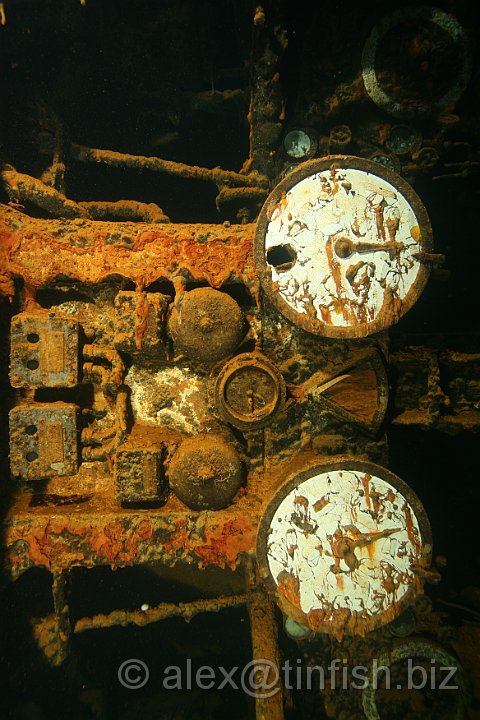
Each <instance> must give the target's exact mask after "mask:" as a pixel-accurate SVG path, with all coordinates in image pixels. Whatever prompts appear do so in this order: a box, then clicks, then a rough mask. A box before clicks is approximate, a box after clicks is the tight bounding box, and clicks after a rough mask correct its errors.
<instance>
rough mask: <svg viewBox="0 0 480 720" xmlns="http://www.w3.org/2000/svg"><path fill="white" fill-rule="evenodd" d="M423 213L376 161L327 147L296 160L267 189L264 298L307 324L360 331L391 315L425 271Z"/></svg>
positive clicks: (262, 236)
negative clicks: (319, 154) (317, 156)
mask: <svg viewBox="0 0 480 720" xmlns="http://www.w3.org/2000/svg"><path fill="white" fill-rule="evenodd" d="M431 248H432V233H431V227H430V222H429V219H428V216H427V213H426V211H425V208H424V207H423V205H422V203H421V201H420V200H419V198H418V196H417V195H416V193H415V192H414V191H413V190H412V188H411V186H410V185H409V184H408V183H407V182H406V181H405V180H403V179H402V178H401V177H400V176H398V175H396V174H395V173H394V172H392V171H390V170H389V169H388V168H386V167H384V166H383V165H381V164H380V163H378V162H373V161H371V160H366V159H364V158H358V157H351V156H347V155H332V156H329V157H326V158H322V159H321V160H312V161H309V162H306V163H303V164H302V165H300V166H299V167H298V168H297V169H296V170H295V171H293V172H291V173H290V174H289V175H288V176H287V177H286V178H284V179H283V180H282V181H281V182H280V183H279V184H278V185H277V187H276V188H275V189H274V190H273V191H272V193H271V194H270V196H269V197H268V198H267V201H266V202H265V204H264V206H263V208H262V211H261V213H260V216H259V219H258V222H257V229H256V234H255V263H256V268H257V271H258V274H259V277H260V281H261V283H262V287H263V289H264V291H265V294H266V295H267V297H268V298H269V299H270V300H271V302H272V303H273V304H274V305H275V307H276V308H277V310H279V311H280V312H281V313H282V315H284V316H285V317H286V318H287V319H288V320H290V321H292V322H294V323H295V324H297V325H299V326H300V327H302V328H303V329H304V330H307V331H308V332H312V333H315V334H318V335H325V336H327V337H342V338H346V337H350V338H351V337H353V338H355V337H364V336H366V335H371V334H372V333H375V332H378V331H380V330H383V329H385V328H388V327H389V326H390V325H392V324H394V323H395V322H397V321H398V320H399V319H400V317H401V316H402V315H403V314H404V313H405V312H406V311H407V310H408V309H409V308H410V307H411V306H412V305H413V304H414V303H415V301H416V300H417V298H418V297H419V295H420V293H421V291H422V290H423V288H424V286H425V283H426V281H427V278H428V275H429V269H428V267H427V266H426V264H425V263H426V260H425V258H426V257H428V254H429V251H430V250H431Z"/></svg>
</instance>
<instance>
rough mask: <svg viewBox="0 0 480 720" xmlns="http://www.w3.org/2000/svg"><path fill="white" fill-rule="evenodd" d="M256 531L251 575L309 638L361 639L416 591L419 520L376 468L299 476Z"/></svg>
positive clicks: (406, 497)
mask: <svg viewBox="0 0 480 720" xmlns="http://www.w3.org/2000/svg"><path fill="white" fill-rule="evenodd" d="M260 527H261V530H260V531H259V536H258V548H257V552H258V558H259V566H260V568H261V569H263V571H264V573H265V574H266V576H267V578H268V579H269V581H270V582H273V584H274V586H275V588H276V591H277V595H278V600H279V604H280V606H281V607H282V609H283V610H284V611H285V612H287V614H288V615H290V616H291V617H293V618H294V619H295V620H297V621H298V622H303V624H305V625H307V626H309V627H310V628H311V629H312V630H317V631H321V632H329V633H332V634H335V635H338V634H342V633H343V632H347V633H349V634H358V635H364V634H365V633H366V632H369V631H370V630H372V629H374V628H376V627H379V626H381V625H384V624H385V623H388V622H391V621H392V620H393V619H394V618H395V617H397V616H398V615H399V614H400V612H401V611H402V610H403V609H405V607H406V606H407V605H408V604H410V603H411V602H412V600H413V599H414V598H415V597H416V595H417V594H420V592H421V590H422V580H421V577H420V575H419V572H418V570H419V568H420V569H421V568H425V567H428V565H429V562H430V553H431V540H430V528H429V523H428V519H427V517H426V514H425V511H424V510H423V507H422V506H421V504H420V502H419V500H418V499H417V498H416V496H415V495H414V493H413V492H412V491H411V490H410V489H409V488H408V486H407V485H405V483H403V482H402V481H401V480H400V479H399V478H397V477H396V476H394V475H392V474H391V473H389V472H388V471H387V470H385V469H384V468H381V467H379V466H376V465H371V464H369V463H363V462H360V461H355V460H347V459H345V460H341V461H336V462H333V463H330V464H328V465H324V466H322V465H320V466H315V467H313V468H310V469H309V470H306V471H303V472H302V473H300V474H299V475H297V476H296V477H294V478H292V479H290V480H289V481H288V482H287V483H286V485H284V486H283V488H281V489H280V491H279V492H278V493H277V495H276V496H275V497H274V499H273V500H272V501H271V503H270V504H269V506H268V508H267V510H266V513H265V515H264V517H263V518H262V521H261V526H260Z"/></svg>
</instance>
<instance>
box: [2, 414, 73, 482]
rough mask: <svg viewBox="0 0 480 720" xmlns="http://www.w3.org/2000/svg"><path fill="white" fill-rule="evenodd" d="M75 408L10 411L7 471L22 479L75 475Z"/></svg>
mask: <svg viewBox="0 0 480 720" xmlns="http://www.w3.org/2000/svg"><path fill="white" fill-rule="evenodd" d="M77 415H78V407H77V406H76V405H73V404H72V403H64V402H56V403H48V404H47V403H45V404H41V403H36V404H29V405H27V404H23V405H17V406H16V407H14V408H12V409H11V410H10V415H9V422H10V470H11V473H12V475H13V476H16V477H21V478H22V479H24V480H43V479H44V478H45V477H56V476H62V475H74V474H75V473H76V472H77V470H78V427H77Z"/></svg>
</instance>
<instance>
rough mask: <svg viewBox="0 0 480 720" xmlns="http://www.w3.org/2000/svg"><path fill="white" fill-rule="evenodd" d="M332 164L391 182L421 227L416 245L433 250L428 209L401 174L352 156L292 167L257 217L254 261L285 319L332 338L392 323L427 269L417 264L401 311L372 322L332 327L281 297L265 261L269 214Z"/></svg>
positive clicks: (352, 335) (412, 301)
mask: <svg viewBox="0 0 480 720" xmlns="http://www.w3.org/2000/svg"><path fill="white" fill-rule="evenodd" d="M332 166H334V167H335V168H336V169H338V170H341V169H351V170H361V171H362V172H365V173H368V174H370V175H375V176H376V177H379V178H381V179H383V180H386V181H387V182H388V183H390V184H391V185H393V186H394V187H395V188H396V189H397V190H398V191H399V192H400V193H401V194H402V195H403V197H404V198H405V200H406V201H407V202H408V203H409V204H410V206H411V208H412V210H413V212H414V214H415V217H416V219H417V221H418V226H419V228H420V236H421V237H420V240H419V244H420V246H421V248H422V250H423V251H425V252H427V253H428V252H431V251H432V249H433V239H432V228H431V225H430V220H429V218H428V215H427V211H426V209H425V207H424V205H423V203H422V201H421V200H420V198H419V197H418V195H417V194H416V192H415V191H414V190H413V188H412V187H411V185H409V183H408V182H407V181H406V180H404V179H403V178H402V177H400V175H397V173H395V172H393V171H392V170H390V169H389V168H387V167H385V166H383V165H381V164H380V163H377V162H375V161H374V160H366V159H365V158H359V157H354V156H353V155H328V156H327V157H324V158H321V159H320V160H307V162H304V163H302V164H301V165H299V166H298V167H297V168H296V169H295V170H292V172H291V173H289V174H288V175H287V176H286V177H285V178H284V179H283V180H282V181H281V182H280V183H279V184H278V185H277V186H276V187H275V188H274V189H273V190H272V192H271V193H270V195H269V196H268V198H267V199H266V201H265V203H264V205H263V207H262V209H261V211H260V215H259V216H258V220H257V226H256V230H255V239H254V251H253V252H254V260H255V267H256V270H257V273H258V277H259V280H260V284H261V286H262V288H263V291H264V293H265V295H266V296H267V298H268V299H269V301H270V302H271V303H272V304H273V306H274V307H275V308H276V310H278V312H279V313H280V314H281V315H283V316H284V317H285V318H286V319H287V320H289V321H290V322H292V323H294V324H295V325H298V327H300V328H302V329H303V330H306V331H307V332H310V333H312V334H314V335H323V336H325V337H331V338H360V337H366V336H368V335H372V334H374V333H377V332H380V331H381V330H384V329H386V328H388V327H390V326H391V325H394V324H395V323H397V322H398V321H399V320H400V318H401V317H402V316H403V315H404V314H405V313H406V312H408V310H410V308H411V307H412V306H413V305H414V304H415V302H416V301H417V300H418V298H419V297H420V295H421V293H422V291H423V289H424V287H425V285H426V283H427V280H428V277H429V275H430V268H429V267H428V266H427V265H425V264H420V267H419V269H418V273H417V277H416V278H415V281H414V282H413V284H412V287H411V288H410V289H409V290H408V292H407V294H406V295H405V298H404V299H403V300H402V302H401V307H400V311H397V310H396V309H395V307H393V308H390V309H389V310H388V311H386V312H383V313H379V314H378V315H377V317H376V319H375V320H374V321H373V322H368V323H366V322H363V323H361V322H359V323H356V324H354V325H350V326H333V325H329V324H328V323H325V322H323V321H322V320H320V319H318V318H315V317H311V316H309V315H307V314H304V313H298V312H297V311H296V310H294V309H293V308H292V307H291V306H290V305H288V303H287V302H286V301H285V300H283V298H282V297H281V296H280V294H279V293H278V292H276V291H275V289H274V283H273V281H272V272H271V267H270V266H269V265H268V263H267V261H266V253H265V239H266V236H267V230H268V225H269V222H270V220H269V215H270V212H271V210H272V209H273V208H274V207H275V206H276V205H279V203H280V202H281V200H282V196H283V195H285V194H286V193H287V192H288V191H289V190H291V189H292V188H293V187H294V186H295V185H297V184H298V183H299V182H300V181H301V180H304V179H305V178H307V177H310V176H311V175H315V174H316V173H319V172H323V171H325V170H329V169H330V168H331V167H332Z"/></svg>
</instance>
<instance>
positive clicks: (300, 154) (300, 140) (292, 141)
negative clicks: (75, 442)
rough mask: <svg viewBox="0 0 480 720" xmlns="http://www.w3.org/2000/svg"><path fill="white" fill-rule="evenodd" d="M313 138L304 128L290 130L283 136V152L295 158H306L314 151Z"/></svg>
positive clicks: (314, 143)
mask: <svg viewBox="0 0 480 720" xmlns="http://www.w3.org/2000/svg"><path fill="white" fill-rule="evenodd" d="M316 145H317V144H316V142H315V139H314V138H313V137H312V136H311V135H310V134H309V133H307V132H306V130H290V132H288V133H287V134H286V135H285V137H284V138H283V147H284V148H285V152H286V153H287V155H288V156H289V157H291V158H294V159H295V160H306V159H307V158H309V157H312V155H313V154H314V153H315V149H316Z"/></svg>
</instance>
